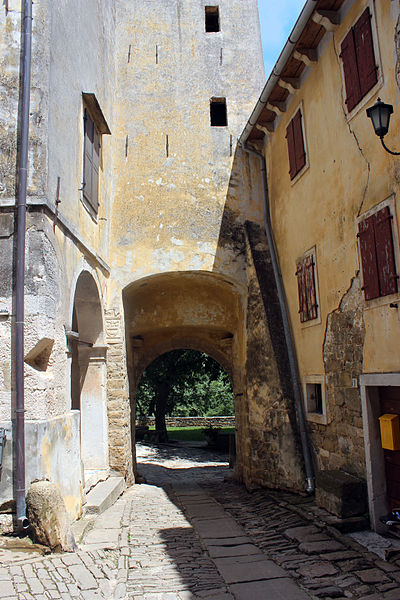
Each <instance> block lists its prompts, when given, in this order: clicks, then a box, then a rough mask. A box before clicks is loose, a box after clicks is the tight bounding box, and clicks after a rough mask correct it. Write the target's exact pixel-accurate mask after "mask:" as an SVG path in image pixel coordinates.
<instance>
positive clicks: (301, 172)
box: [290, 158, 310, 185]
mask: <svg viewBox="0 0 400 600" xmlns="http://www.w3.org/2000/svg"><path fill="white" fill-rule="evenodd" d="M309 168H310V165H309V163H308V158H307V161H306V164H305V165H304V167H302V169H300V171H299V172H298V173H296V175H295V176H294V177H293V179H291V180H290V185H295V184H296V183H297V182H298V181H299V179H301V178H302V177H303V175H304V173H305V172H306V171H308V169H309Z"/></svg>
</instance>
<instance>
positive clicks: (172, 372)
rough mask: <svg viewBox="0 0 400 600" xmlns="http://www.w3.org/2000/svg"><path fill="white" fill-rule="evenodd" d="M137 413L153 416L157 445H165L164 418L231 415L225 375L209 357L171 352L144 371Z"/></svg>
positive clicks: (229, 388)
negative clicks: (160, 442) (157, 439)
mask: <svg viewBox="0 0 400 600" xmlns="http://www.w3.org/2000/svg"><path fill="white" fill-rule="evenodd" d="M136 403H137V408H138V413H139V414H142V415H152V414H154V415H155V422H156V431H157V433H158V438H159V440H160V441H167V440H168V434H167V427H166V423H165V416H166V415H171V416H218V415H233V414H234V405H233V393H232V386H231V383H230V380H229V377H228V375H227V374H226V372H225V371H224V370H223V369H222V367H221V366H220V365H219V364H218V363H217V362H216V361H215V360H214V359H212V358H211V357H210V356H208V355H207V354H204V353H202V352H197V351H195V350H173V351H171V352H167V353H166V354H163V355H161V356H159V357H158V358H156V359H155V360H154V361H153V362H152V363H151V364H150V365H149V366H148V367H147V369H146V370H145V371H144V373H143V375H142V377H141V379H140V382H139V386H138V389H137V392H136Z"/></svg>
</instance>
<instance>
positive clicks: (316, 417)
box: [302, 375, 328, 425]
mask: <svg viewBox="0 0 400 600" xmlns="http://www.w3.org/2000/svg"><path fill="white" fill-rule="evenodd" d="M316 383H317V384H320V385H321V396H322V413H316V412H312V411H311V410H309V404H308V393H307V392H308V389H307V388H308V386H309V385H310V384H316ZM302 385H303V399H304V409H305V413H306V418H307V421H310V422H311V423H318V424H319V425H328V411H327V404H326V376H325V375H306V376H304V377H303V379H302Z"/></svg>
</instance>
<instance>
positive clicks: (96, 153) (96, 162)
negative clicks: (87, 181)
mask: <svg viewBox="0 0 400 600" xmlns="http://www.w3.org/2000/svg"><path fill="white" fill-rule="evenodd" d="M92 164H93V170H92V199H91V206H92V208H93V209H94V210H95V211H96V212H97V210H98V208H99V166H100V136H99V134H98V132H97V131H96V127H95V128H94V133H93V163H92Z"/></svg>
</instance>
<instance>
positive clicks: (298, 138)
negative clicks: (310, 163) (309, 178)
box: [292, 110, 306, 173]
mask: <svg viewBox="0 0 400 600" xmlns="http://www.w3.org/2000/svg"><path fill="white" fill-rule="evenodd" d="M292 121H293V137H294V150H295V157H296V173H298V172H299V171H300V170H301V169H302V168H303V167H304V165H305V164H306V152H305V149H304V139H303V128H302V126H301V111H300V110H298V111H297V113H296V114H295V116H294V117H293V119H292Z"/></svg>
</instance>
